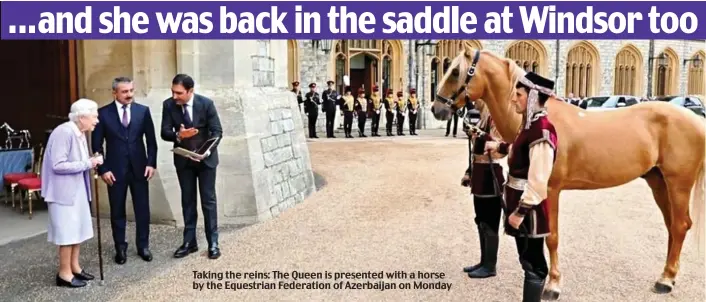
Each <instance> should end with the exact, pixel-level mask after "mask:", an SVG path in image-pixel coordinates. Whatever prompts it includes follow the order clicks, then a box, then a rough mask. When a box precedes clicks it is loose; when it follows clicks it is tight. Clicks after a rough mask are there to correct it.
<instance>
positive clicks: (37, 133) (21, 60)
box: [0, 40, 78, 147]
mask: <svg viewBox="0 0 706 302" xmlns="http://www.w3.org/2000/svg"><path fill="white" fill-rule="evenodd" d="M0 49H1V50H2V56H0V66H2V71H3V79H4V80H3V84H4V89H3V90H4V99H3V100H2V110H0V124H2V123H5V122H6V123H8V124H9V125H10V126H12V128H14V130H16V131H19V130H25V129H26V130H29V131H30V133H31V135H32V138H31V143H32V145H33V146H35V147H36V146H37V145H39V144H40V143H41V144H44V143H45V141H46V138H47V131H48V130H50V129H53V128H54V127H56V126H57V125H59V124H60V123H62V122H63V121H65V120H67V114H68V112H69V108H70V106H71V103H72V102H73V101H75V100H76V99H77V98H78V75H77V73H78V69H77V63H76V41H67V40H59V41H44V40H32V41H7V40H2V41H0ZM4 141H5V133H0V143H3V145H4Z"/></svg>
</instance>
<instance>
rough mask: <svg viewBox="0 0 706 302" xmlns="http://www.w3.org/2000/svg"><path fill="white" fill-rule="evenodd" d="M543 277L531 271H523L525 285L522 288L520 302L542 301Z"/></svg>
mask: <svg viewBox="0 0 706 302" xmlns="http://www.w3.org/2000/svg"><path fill="white" fill-rule="evenodd" d="M542 290H544V279H543V278H540V277H539V276H538V275H537V274H535V273H534V272H532V271H525V285H524V287H523V288H522V302H540V301H542Z"/></svg>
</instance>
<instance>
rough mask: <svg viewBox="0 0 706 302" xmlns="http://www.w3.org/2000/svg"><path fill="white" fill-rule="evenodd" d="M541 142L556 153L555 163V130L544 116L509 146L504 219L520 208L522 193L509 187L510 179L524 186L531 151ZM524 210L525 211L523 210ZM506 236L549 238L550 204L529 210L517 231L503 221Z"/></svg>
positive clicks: (541, 204) (542, 203) (506, 221)
mask: <svg viewBox="0 0 706 302" xmlns="http://www.w3.org/2000/svg"><path fill="white" fill-rule="evenodd" d="M540 142H548V143H549V144H550V145H551V146H552V149H554V150H555V153H554V159H556V148H557V142H558V140H557V135H556V130H555V129H554V125H552V124H551V122H550V121H549V119H548V118H547V117H546V116H541V117H539V118H538V119H537V120H536V121H534V122H532V124H531V125H530V128H529V129H523V131H522V132H520V134H519V135H518V136H517V138H516V139H515V142H513V144H512V152H511V154H510V155H509V158H508V167H509V175H510V179H509V180H508V184H506V186H505V203H506V204H505V208H506V210H507V215H509V214H510V213H512V212H513V211H515V210H516V209H517V208H518V207H519V206H520V197H521V196H522V193H523V192H524V191H521V190H517V189H515V188H512V187H511V186H510V183H511V182H512V178H516V179H522V180H524V182H526V180H527V174H528V172H529V167H530V157H529V156H530V148H531V147H532V146H534V145H535V144H538V143H540ZM504 147H506V146H504ZM500 149H501V150H499V151H502V149H504V148H500ZM505 149H506V148H505ZM525 210H527V209H526V208H525ZM523 228H524V229H523ZM505 233H506V234H508V235H510V236H514V237H524V236H527V237H531V238H538V237H546V236H547V235H549V204H548V203H547V202H546V200H543V201H542V202H541V203H540V204H539V205H537V206H534V207H532V208H530V209H529V210H528V211H527V212H526V214H525V219H524V220H523V222H522V225H521V226H520V230H519V231H518V230H517V229H515V228H513V227H512V226H510V225H509V223H508V220H507V218H506V219H505Z"/></svg>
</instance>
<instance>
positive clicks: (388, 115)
mask: <svg viewBox="0 0 706 302" xmlns="http://www.w3.org/2000/svg"><path fill="white" fill-rule="evenodd" d="M383 103H384V105H385V129H386V130H387V136H394V135H393V134H392V123H393V122H394V119H395V111H396V110H395V109H396V108H395V106H396V105H397V102H395V99H394V98H393V96H392V89H390V88H388V89H387V91H386V92H385V100H384V101H383Z"/></svg>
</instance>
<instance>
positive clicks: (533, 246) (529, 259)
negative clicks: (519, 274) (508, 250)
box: [515, 237, 549, 280]
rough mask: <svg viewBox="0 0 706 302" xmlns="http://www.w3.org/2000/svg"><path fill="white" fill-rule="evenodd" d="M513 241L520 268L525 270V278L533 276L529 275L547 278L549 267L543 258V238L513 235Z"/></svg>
mask: <svg viewBox="0 0 706 302" xmlns="http://www.w3.org/2000/svg"><path fill="white" fill-rule="evenodd" d="M515 243H516V245H517V253H518V254H519V256H520V264H521V265H522V270H524V271H525V278H526V279H527V278H530V279H532V278H533V277H534V276H531V275H535V276H536V277H539V279H542V280H544V279H545V278H547V275H548V274H549V268H548V267H547V260H546V259H545V258H544V238H526V237H515ZM528 275H530V276H529V277H528ZM536 277H535V278H536Z"/></svg>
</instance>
